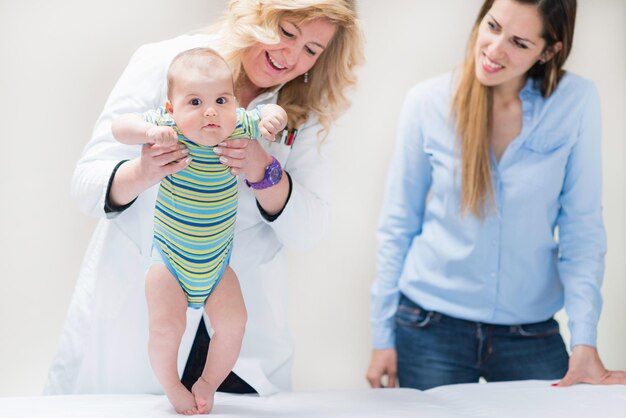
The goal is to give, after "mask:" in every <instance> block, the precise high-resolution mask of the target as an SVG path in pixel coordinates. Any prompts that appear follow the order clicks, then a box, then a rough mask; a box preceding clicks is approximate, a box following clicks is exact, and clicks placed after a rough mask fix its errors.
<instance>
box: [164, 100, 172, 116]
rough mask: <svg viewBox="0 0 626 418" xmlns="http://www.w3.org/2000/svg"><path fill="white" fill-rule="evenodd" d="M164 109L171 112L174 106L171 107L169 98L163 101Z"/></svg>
mask: <svg viewBox="0 0 626 418" xmlns="http://www.w3.org/2000/svg"><path fill="white" fill-rule="evenodd" d="M165 111H166V112H167V113H173V112H174V108H173V107H172V102H170V100H169V99H167V100H166V101H165Z"/></svg>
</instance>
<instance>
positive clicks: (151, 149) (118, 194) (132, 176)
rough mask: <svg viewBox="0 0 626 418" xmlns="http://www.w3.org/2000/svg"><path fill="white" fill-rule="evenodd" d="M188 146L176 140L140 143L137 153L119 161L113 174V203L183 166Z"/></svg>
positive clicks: (121, 202)
mask: <svg viewBox="0 0 626 418" xmlns="http://www.w3.org/2000/svg"><path fill="white" fill-rule="evenodd" d="M188 154H189V150H188V149H187V148H186V147H185V146H184V145H182V144H179V143H178V142H177V143H176V144H174V145H170V146H163V145H156V144H144V145H142V146H141V156H140V157H139V158H135V159H134V160H130V161H128V162H126V163H124V164H122V165H121V166H120V167H119V169H118V170H117V172H116V173H115V177H114V178H113V183H111V190H110V193H109V199H110V201H111V203H113V204H114V205H117V206H124V205H126V204H128V203H130V202H132V200H133V199H135V198H136V197H137V196H139V194H140V193H142V192H144V191H145V190H146V189H148V188H149V187H151V186H153V185H155V184H157V183H158V182H160V181H161V180H163V178H164V177H165V176H168V175H170V174H174V173H176V172H178V171H180V170H182V169H183V168H185V167H187V166H188V165H189V163H190V162H191V158H189V157H188Z"/></svg>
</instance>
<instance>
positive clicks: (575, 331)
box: [569, 322, 598, 349]
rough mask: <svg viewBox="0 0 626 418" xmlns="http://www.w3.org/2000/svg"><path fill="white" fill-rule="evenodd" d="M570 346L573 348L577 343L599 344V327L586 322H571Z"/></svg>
mask: <svg viewBox="0 0 626 418" xmlns="http://www.w3.org/2000/svg"><path fill="white" fill-rule="evenodd" d="M569 327H570V333H571V335H572V338H571V339H570V348H571V349H573V348H574V347H575V346H577V345H590V346H592V347H595V346H596V345H597V334H598V327H597V325H595V324H590V323H586V322H576V323H573V322H570V325H569Z"/></svg>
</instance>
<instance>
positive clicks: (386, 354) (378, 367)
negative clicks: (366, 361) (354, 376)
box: [366, 348, 398, 388]
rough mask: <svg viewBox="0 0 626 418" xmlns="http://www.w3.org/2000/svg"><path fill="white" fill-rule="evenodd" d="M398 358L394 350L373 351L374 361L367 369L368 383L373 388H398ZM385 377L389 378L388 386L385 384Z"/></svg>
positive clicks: (371, 361) (372, 360)
mask: <svg viewBox="0 0 626 418" xmlns="http://www.w3.org/2000/svg"><path fill="white" fill-rule="evenodd" d="M397 365H398V356H397V354H396V350H395V349H394V348H384V349H376V350H372V359H371V360H370V366H369V368H368V369H367V375H366V377H367V381H368V382H369V384H370V386H371V387H373V388H383V387H388V388H394V387H396V376H397V370H398V366H397ZM383 376H387V385H384V384H383Z"/></svg>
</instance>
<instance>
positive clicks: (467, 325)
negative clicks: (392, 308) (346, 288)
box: [398, 293, 559, 336]
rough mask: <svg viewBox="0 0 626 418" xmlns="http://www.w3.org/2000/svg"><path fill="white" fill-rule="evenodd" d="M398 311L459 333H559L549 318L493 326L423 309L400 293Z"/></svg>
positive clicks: (419, 320) (529, 334)
mask: <svg viewBox="0 0 626 418" xmlns="http://www.w3.org/2000/svg"><path fill="white" fill-rule="evenodd" d="M398 310H403V311H404V313H411V314H412V315H413V316H415V318H416V321H418V322H419V323H420V324H421V325H426V324H428V323H441V324H442V325H446V326H448V327H450V328H453V329H455V330H458V331H463V330H467V331H472V332H473V331H475V330H476V328H484V329H489V330H490V331H491V332H494V333H506V334H510V333H515V334H521V335H528V336H533V335H537V336H538V335H545V334H553V333H558V332H559V330H558V323H557V321H556V320H555V319H554V318H548V319H547V320H545V321H540V322H532V323H520V324H507V325H502V324H492V323H488V322H478V321H470V320H466V319H461V318H456V317H453V316H450V315H446V314H443V313H441V312H437V311H429V310H428V309H425V308H423V307H422V306H421V305H419V304H418V303H416V302H414V301H412V300H411V299H409V298H408V297H406V296H405V295H404V294H402V293H400V302H399V305H398Z"/></svg>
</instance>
